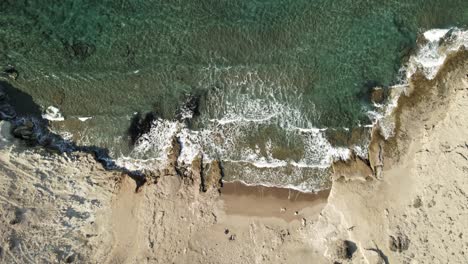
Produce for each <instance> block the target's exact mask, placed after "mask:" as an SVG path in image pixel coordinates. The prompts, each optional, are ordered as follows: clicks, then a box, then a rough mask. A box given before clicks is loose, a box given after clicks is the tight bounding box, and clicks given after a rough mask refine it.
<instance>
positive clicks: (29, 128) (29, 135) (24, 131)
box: [13, 120, 34, 140]
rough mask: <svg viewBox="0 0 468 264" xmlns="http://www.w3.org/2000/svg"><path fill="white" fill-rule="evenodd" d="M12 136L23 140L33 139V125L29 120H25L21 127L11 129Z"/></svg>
mask: <svg viewBox="0 0 468 264" xmlns="http://www.w3.org/2000/svg"><path fill="white" fill-rule="evenodd" d="M13 136H15V137H17V138H21V139H25V140H33V139H34V123H33V122H32V121H30V120H27V121H26V122H24V123H23V124H21V125H18V126H17V127H15V128H13Z"/></svg>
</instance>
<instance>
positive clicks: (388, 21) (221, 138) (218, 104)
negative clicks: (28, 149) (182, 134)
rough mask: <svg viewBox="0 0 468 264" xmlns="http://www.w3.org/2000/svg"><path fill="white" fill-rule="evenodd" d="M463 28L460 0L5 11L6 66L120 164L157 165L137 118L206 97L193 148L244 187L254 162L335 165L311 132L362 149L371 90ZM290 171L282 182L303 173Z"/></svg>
mask: <svg viewBox="0 0 468 264" xmlns="http://www.w3.org/2000/svg"><path fill="white" fill-rule="evenodd" d="M466 25H468V1H463V0H447V1H440V0H439V1H436V0H429V1H422V0H415V1H395V0H392V1H378V0H367V1H356V0H355V1H351V0H343V1H332V0H320V1H319V0H310V1H306V0H295V1H284V0H270V1H266V0H262V1H254V0H248V1H247V0H224V1H223V0H201V1H184V0H177V1H151V0H119V1H117V0H112V1H110V0H108V1H91V0H87V1H86V0H73V1H67V0H64V1H26V0H12V1H8V0H7V1H5V0H4V1H1V2H0V66H7V65H13V66H15V68H16V69H18V71H19V73H20V77H19V78H18V80H17V81H15V86H16V87H17V88H19V89H21V90H23V91H25V92H27V93H28V94H31V95H32V96H33V98H34V99H35V100H36V102H37V103H38V104H40V105H41V106H43V107H44V108H46V107H48V106H55V107H57V108H59V109H60V111H61V112H62V114H63V115H64V116H65V121H64V122H59V123H54V128H55V129H57V130H60V131H67V132H69V133H70V134H71V136H72V137H73V139H74V140H76V141H78V142H83V143H86V144H94V145H99V146H102V147H106V148H109V149H110V150H111V151H112V153H113V154H114V156H116V157H118V156H122V155H125V156H128V155H130V156H132V155H133V156H134V157H135V158H141V157H145V158H147V157H151V156H152V155H153V156H157V155H158V154H157V153H158V151H159V150H155V151H153V152H151V151H149V152H148V151H146V150H145V151H143V152H144V153H143V154H141V153H139V154H135V151H132V148H133V147H132V146H131V145H130V144H129V140H128V135H127V129H128V127H129V124H130V119H131V118H132V117H133V116H134V114H135V113H136V112H142V113H144V112H148V111H155V112H156V113H157V115H158V116H159V117H160V118H162V119H165V120H173V119H174V118H175V117H176V113H177V109H179V108H180V107H181V105H182V104H183V102H184V101H185V100H186V98H187V97H188V96H189V95H196V96H199V97H200V102H199V115H197V116H196V117H195V118H194V119H193V120H192V122H191V123H190V129H191V130H192V131H195V132H197V131H198V132H199V133H198V134H196V136H194V137H195V139H194V140H195V141H196V140H198V141H200V142H202V143H201V144H202V145H203V146H204V148H206V152H207V154H208V156H211V157H213V158H221V159H225V160H229V161H246V162H247V163H245V164H244V163H242V162H241V163H239V162H235V163H233V164H235V165H233V166H228V168H227V171H228V172H229V171H230V172H231V173H232V174H233V175H234V174H236V173H238V174H240V175H241V176H233V178H236V179H237V178H242V179H244V180H245V178H246V177H248V174H249V173H250V174H262V173H263V172H258V171H252V170H250V169H249V166H251V165H249V164H248V162H249V161H261V162H262V163H268V162H270V161H272V160H275V161H280V162H286V163H287V164H291V163H295V164H299V163H300V164H302V165H304V164H305V165H317V166H318V165H321V164H324V162H323V159H325V158H326V157H328V156H327V155H329V153H327V151H328V150H327V149H329V148H330V146H329V145H327V144H325V143H324V141H323V139H322V138H321V136H320V135H319V134H318V133H319V132H317V131H315V130H314V129H327V131H338V132H339V133H341V134H344V138H345V139H344V140H338V139H337V138H334V137H332V136H330V135H332V134H333V133H330V132H327V133H326V135H324V136H325V137H328V138H327V140H328V142H331V143H332V145H336V144H338V145H347V144H359V142H360V141H362V140H364V139H362V138H365V129H363V128H362V126H363V125H366V124H369V119H368V117H367V115H366V112H367V111H368V110H370V109H372V106H371V104H370V101H369V91H370V89H371V88H372V87H374V86H377V85H379V86H388V85H391V84H393V83H394V82H396V81H397V78H396V76H397V73H398V69H399V68H400V66H401V64H402V62H404V61H405V59H407V57H408V56H409V54H411V53H412V52H413V49H414V48H415V46H416V39H417V36H418V34H419V33H421V32H422V31H424V30H426V29H430V28H447V27H453V26H458V27H466ZM77 117H92V119H89V120H87V121H85V122H82V121H79V120H78V119H76V118H77ZM168 129H169V128H168ZM164 131H166V132H167V130H164V129H161V130H159V131H158V133H164ZM207 131H208V132H207ZM356 131H357V132H356ZM204 133H205V134H209V135H208V136H204V135H205V134H204ZM356 134H357V136H356ZM341 138H342V137H341ZM217 140H218V141H217ZM206 141H212V142H211V144H210V143H207V142H206ZM213 142H215V144H213ZM155 148H158V146H156V147H155ZM159 148H160V147H159ZM288 166H289V165H288ZM288 166H286V167H285V168H286V169H284V168H283V169H284V171H282V172H280V173H281V174H282V175H288V173H291V170H296V169H297V166H296V167H294V166H293V167H294V168H295V169H287V168H288ZM257 167H258V166H257ZM260 167H262V166H260ZM267 167H268V166H267ZM283 167H284V166H283ZM302 167H304V166H302ZM230 168H231V169H230ZM243 170H244V172H240V173H239V171H243ZM303 170H304V169H300V171H299V172H297V173H298V174H300V175H302V176H301V177H308V176H307V175H308V174H307V173H306V172H304V171H303ZM268 175H269V176H265V177H264V179H265V180H266V181H269V180H271V181H275V180H274V179H273V178H274V177H278V176H277V174H271V173H270V174H268ZM304 175H305V176H304ZM314 175H316V172H315V171H314V172H313V173H312V172H311V174H310V177H314ZM303 180H304V179H303V178H301V179H296V180H294V181H293V182H294V184H300V183H301V181H303ZM280 182H281V184H288V180H287V177H286V179H285V180H282V181H280Z"/></svg>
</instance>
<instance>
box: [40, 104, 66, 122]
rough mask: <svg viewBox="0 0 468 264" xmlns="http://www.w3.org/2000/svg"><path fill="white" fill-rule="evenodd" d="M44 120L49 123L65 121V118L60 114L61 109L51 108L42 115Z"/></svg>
mask: <svg viewBox="0 0 468 264" xmlns="http://www.w3.org/2000/svg"><path fill="white" fill-rule="evenodd" d="M42 118H44V119H47V120H49V121H63V120H65V118H64V117H63V116H62V114H61V113H60V109H58V108H57V107H55V106H49V107H47V109H46V110H45V112H44V114H42Z"/></svg>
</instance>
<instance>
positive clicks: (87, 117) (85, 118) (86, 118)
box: [78, 116, 93, 122]
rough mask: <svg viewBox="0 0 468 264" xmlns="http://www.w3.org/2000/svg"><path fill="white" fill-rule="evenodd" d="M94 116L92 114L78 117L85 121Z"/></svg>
mask: <svg viewBox="0 0 468 264" xmlns="http://www.w3.org/2000/svg"><path fill="white" fill-rule="evenodd" d="M91 118H93V117H92V116H84V117H78V120H80V121H81V122H85V121H86V120H89V119H91Z"/></svg>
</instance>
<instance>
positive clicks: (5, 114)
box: [0, 104, 16, 121]
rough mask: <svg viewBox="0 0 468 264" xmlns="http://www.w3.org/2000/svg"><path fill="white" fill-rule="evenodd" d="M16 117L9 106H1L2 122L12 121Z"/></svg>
mask: <svg viewBox="0 0 468 264" xmlns="http://www.w3.org/2000/svg"><path fill="white" fill-rule="evenodd" d="M15 117H16V112H15V110H14V109H13V107H12V106H11V105H9V104H3V105H0V120H7V121H10V120H12V119H13V118H15Z"/></svg>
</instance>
